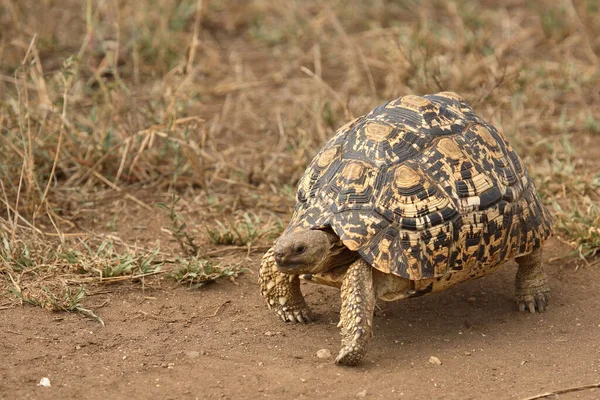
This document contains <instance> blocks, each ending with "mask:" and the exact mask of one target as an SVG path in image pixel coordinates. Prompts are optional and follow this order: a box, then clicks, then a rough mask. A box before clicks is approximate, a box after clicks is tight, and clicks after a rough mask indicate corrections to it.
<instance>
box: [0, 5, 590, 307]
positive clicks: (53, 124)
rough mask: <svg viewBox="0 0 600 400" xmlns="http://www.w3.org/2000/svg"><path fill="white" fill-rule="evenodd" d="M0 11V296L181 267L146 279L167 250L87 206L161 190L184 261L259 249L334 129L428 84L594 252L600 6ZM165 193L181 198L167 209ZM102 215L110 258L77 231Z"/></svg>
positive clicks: (96, 239) (562, 226)
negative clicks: (139, 243)
mask: <svg viewBox="0 0 600 400" xmlns="http://www.w3.org/2000/svg"><path fill="white" fill-rule="evenodd" d="M0 4H1V5H0V7H1V8H2V12H0V32H2V37H1V39H0V60H2V61H1V64H0V92H1V93H2V98H1V102H0V132H1V134H0V143H1V144H0V160H2V161H1V163H0V182H1V183H2V185H1V187H0V203H1V204H0V206H1V207H0V231H1V232H2V235H3V236H2V237H3V246H4V248H3V250H2V253H1V255H2V258H3V260H2V261H3V265H2V267H1V269H0V275H1V276H2V278H3V281H4V283H5V285H4V287H5V288H7V290H13V289H15V285H17V287H18V288H20V289H18V290H17V291H18V292H19V293H25V291H26V290H27V288H28V287H31V288H32V293H33V292H35V291H36V290H37V289H36V288H41V287H44V286H45V287H52V286H53V285H54V284H55V283H56V282H62V284H61V285H62V286H61V285H58V287H62V288H64V287H67V288H68V287H71V286H73V285H80V284H81V283H85V284H91V283H94V282H96V283H97V282H102V281H105V280H106V279H108V278H109V277H110V276H113V277H116V278H119V279H122V278H123V277H126V279H128V280H137V281H141V280H143V278H144V276H145V275H146V274H148V273H155V272H156V275H160V276H165V275H164V274H163V273H165V272H169V274H171V273H172V272H173V268H175V269H176V268H177V267H173V266H172V265H171V264H168V268H167V267H166V266H165V265H162V269H160V270H157V269H158V268H159V264H160V263H163V262H165V260H167V261H168V260H169V256H168V254H164V253H160V252H158V251H157V250H155V247H147V248H143V249H138V248H137V247H134V248H132V247H128V246H129V245H133V244H132V243H127V240H125V239H122V238H121V237H120V235H119V232H120V231H119V229H118V227H116V223H117V218H116V214H115V215H111V214H107V213H104V214H102V215H99V216H96V217H95V219H94V218H92V217H90V215H91V213H90V211H89V210H90V209H93V210H95V209H96V206H97V204H98V202H99V199H107V198H112V199H114V201H120V202H121V203H119V204H122V207H123V208H125V207H126V206H128V207H129V206H131V207H141V208H142V209H145V210H146V211H147V212H148V213H150V212H151V210H155V211H156V208H155V207H154V205H153V204H152V202H153V200H148V197H147V196H145V195H144V193H148V192H152V193H166V194H167V195H166V196H164V197H163V202H164V204H165V207H163V209H165V210H166V213H167V214H168V215H169V217H170V218H171V222H172V226H171V227H170V228H166V230H167V231H168V232H169V233H170V235H171V237H173V238H175V239H176V240H177V241H178V242H179V243H180V244H181V246H182V252H183V253H184V254H187V255H188V257H191V258H189V259H188V261H189V262H192V261H190V260H193V257H200V258H199V259H201V260H205V257H207V254H209V256H208V257H210V254H220V253H219V250H218V249H217V250H214V246H215V245H216V244H219V245H224V244H226V245H234V246H237V247H244V248H248V249H250V250H252V249H260V248H262V247H264V246H265V245H267V244H268V242H269V240H270V238H271V237H272V235H273V234H276V233H277V232H279V231H280V230H281V227H282V223H281V220H280V219H279V218H280V217H281V218H283V219H285V218H286V217H287V215H288V213H289V210H290V207H291V206H292V204H293V196H294V188H295V185H296V184H297V182H298V179H299V177H300V176H301V174H302V171H303V169H304V168H305V166H306V164H307V163H308V162H309V160H310V159H311V157H312V156H313V155H314V153H315V151H316V149H318V147H319V146H320V145H322V144H323V142H324V141H325V140H326V139H327V138H328V137H329V136H331V135H332V133H333V132H334V130H335V129H336V128H337V127H338V126H340V125H342V124H343V123H344V122H346V121H347V120H348V119H349V118H350V117H352V116H357V115H360V114H362V113H364V112H366V111H368V110H369V109H371V108H373V107H374V106H375V105H377V104H379V103H381V102H383V101H384V100H387V99H390V98H394V97H398V96H400V95H403V94H409V93H416V94H424V93H430V92H435V91H439V90H453V91H456V92H458V93H460V94H462V95H463V96H464V97H465V98H467V100H469V101H470V102H471V103H472V104H473V105H474V106H475V108H476V110H477V111H478V112H479V113H480V114H481V115H482V116H483V117H484V118H485V119H487V120H488V121H490V122H491V123H493V124H495V125H496V126H497V127H498V128H499V129H501V130H502V131H503V132H505V134H506V135H507V136H508V137H509V138H510V139H511V141H512V142H513V144H514V146H515V147H517V148H518V150H519V152H520V153H521V154H522V155H523V156H524V157H525V159H526V162H527V164H528V165H529V168H530V171H532V175H533V176H534V177H535V178H536V180H537V182H538V186H539V187H540V191H541V193H542V194H543V196H544V198H545V200H546V202H547V203H548V204H550V205H551V206H553V207H554V210H555V212H556V215H557V219H558V224H557V226H558V230H559V236H560V237H561V238H562V239H563V240H565V241H566V242H568V243H569V244H570V245H571V246H572V247H573V249H574V251H575V252H576V253H577V254H579V255H580V256H581V257H583V258H586V259H587V260H589V262H590V263H594V262H595V260H596V259H595V258H593V257H594V255H595V254H596V252H597V251H598V249H599V248H600V234H599V232H598V227H600V212H599V210H598V204H599V202H598V200H599V195H598V187H599V186H600V176H599V175H598V171H599V170H600V167H599V166H600V164H599V162H598V158H599V156H600V152H599V150H598V146H595V145H594V143H595V142H597V141H598V135H599V134H600V117H599V115H600V92H599V91H598V88H599V87H600V59H599V55H600V28H599V27H600V9H599V7H598V5H597V2H594V1H590V0H581V1H571V0H561V1H559V2H554V1H536V2H525V1H522V0H511V1H508V2H503V3H502V5H500V3H495V2H491V1H483V0H482V1H479V2H477V1H475V2H473V1H466V0H457V1H452V2H445V1H444V2H442V1H437V0H426V1H419V2H417V1H409V0H406V1H394V2H392V1H381V0H379V1H378V0H371V1H365V2H351V3H348V4H346V3H344V2H333V3H327V4H330V5H326V4H325V3H323V2H319V1H313V0H307V1H295V2H289V3H286V4H285V5H284V4H283V3H278V2H270V1H266V0H254V1H248V2H235V1H216V0H204V1H202V0H188V1H185V0H184V1H180V2H171V1H166V0H157V1H154V2H142V3H136V4H135V5H134V3H133V2H125V1H119V0H117V1H113V2H94V1H91V0H87V1H86V2H81V1H76V0H68V1H63V2H61V5H60V7H58V6H53V4H54V2H51V1H47V0H43V1H41V2H39V4H37V3H36V4H34V3H32V2H13V1H10V0H2V2H1V3H0ZM174 194H177V196H180V197H181V198H183V199H186V200H185V201H183V202H182V203H181V204H177V205H175V204H173V205H172V207H171V206H169V205H168V200H167V201H166V202H165V201H164V199H168V198H171V196H173V195H174ZM169 207H171V208H169ZM176 208H177V209H176ZM183 213H186V217H185V220H187V221H193V222H194V225H197V226H200V228H198V229H197V232H191V230H190V223H189V222H188V224H187V226H186V225H185V224H183V222H182V218H180V217H178V216H177V215H183ZM154 214H156V212H154ZM192 217H193V218H192ZM190 218H191V219H190ZM96 220H99V221H100V224H101V226H103V227H104V226H111V224H112V225H115V226H112V228H113V229H111V230H114V232H112V235H113V237H115V238H117V239H118V241H119V246H118V249H115V248H114V247H110V249H109V248H108V247H106V246H108V245H107V244H105V243H106V242H105V240H106V237H104V236H102V235H100V236H98V235H90V234H89V233H90V232H95V233H97V232H96V231H97V230H98V229H97V226H96V225H94V223H95V222H94V221H96ZM110 221H113V223H111V222H110ZM95 226H96V228H95ZM81 227H84V228H85V232H87V234H86V235H85V236H84V237H83V238H82V236H81V235H78V234H77V233H78V232H81ZM155 233H156V232H155ZM151 234H152V233H151ZM90 238H91V239H90ZM102 246H104V247H102ZM211 246H212V247H211ZM261 246H262V247H261ZM132 249H133V250H132ZM228 249H232V248H230V247H227V248H224V250H225V251H228ZM66 254H69V255H70V256H65V255H66ZM61 257H62V258H61ZM64 257H67V258H64ZM69 257H74V258H69ZM74 259H75V260H78V261H76V262H73V260H74ZM150 259H151V260H152V261H148V260H150ZM81 260H85V261H81ZM103 262H105V263H106V265H105V266H104V267H103V266H102V263H103ZM74 263H75V264H77V265H87V266H88V270H87V271H86V272H85V274H84V276H78V275H77V274H79V272H78V271H69V268H73V264H74ZM178 265H179V266H180V267H182V268H186V266H185V265H183V266H182V265H181V263H179V264H178ZM194 268H196V267H193V268H192V267H190V271H191V270H193V269H194ZM84 269H85V268H84ZM196 269H197V270H198V271H199V269H198V268H196ZM148 271H150V272H148ZM198 271H196V273H197V272H198ZM192 272H193V271H192ZM69 274H70V275H69ZM166 275H168V274H166ZM184 275H185V274H184ZM74 277H77V279H75V278H74ZM84 278H85V279H84ZM60 290H63V292H60V291H59V292H60V293H68V295H66V297H65V296H62V294H55V295H54V297H55V299H59V298H78V296H79V294H77V295H76V296H73V295H72V294H73V291H72V290H71V291H64V289H60ZM69 290H70V289H69ZM12 293H15V292H14V290H13V292H12ZM36 293H38V297H39V298H43V296H42V295H41V294H39V293H41V292H39V290H38V291H37V292H36ZM57 293H58V292H57ZM77 293H79V292H77ZM61 296H62V297H61ZM8 297H9V301H10V302H13V301H15V299H16V300H19V299H21V300H24V299H26V298H27V297H26V296H25V295H22V296H21V297H17V298H15V297H14V296H13V295H10V294H9V295H8ZM79 300H80V298H79ZM79 300H77V301H76V302H75V303H76V304H79ZM32 301H35V300H32ZM40 301H41V303H43V301H42V300H40ZM30 302H31V301H30ZM50 303H52V301H51V302H50ZM56 303H57V304H58V302H56ZM44 304H45V303H44ZM57 307H58V306H57ZM57 307H54V308H56V309H61V307H58V308H57ZM63 308H69V307H63ZM71 308H73V307H71ZM73 309H76V308H73Z"/></svg>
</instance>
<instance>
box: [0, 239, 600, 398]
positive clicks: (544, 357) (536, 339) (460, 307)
mask: <svg viewBox="0 0 600 400" xmlns="http://www.w3.org/2000/svg"><path fill="white" fill-rule="evenodd" d="M137 239H138V240H141V239H143V238H137ZM565 251H567V248H566V247H565V246H564V245H562V244H561V243H560V242H559V241H557V240H554V239H553V240H552V241H551V242H549V244H548V245H547V251H546V255H545V257H546V258H547V259H548V258H553V257H556V256H560V255H562V254H564V252H565ZM238 259H239V260H243V257H242V256H240V257H238ZM259 260H260V254H252V255H251V256H250V258H247V259H246V260H245V265H246V266H247V267H248V268H249V269H250V270H251V272H249V273H246V274H245V275H242V276H241V277H240V278H238V279H237V280H236V282H235V284H233V283H230V282H219V283H215V284H212V285H209V286H206V287H203V288H202V289H200V290H187V289H185V288H182V287H174V285H173V284H172V283H171V282H169V281H163V282H162V283H161V285H159V286H157V287H154V288H151V289H146V290H142V289H141V288H140V287H139V286H136V287H133V286H131V287H128V286H122V285H120V286H107V287H99V288H96V290H94V291H92V293H91V294H93V295H92V296H90V297H87V298H86V301H85V304H84V305H85V306H86V307H89V308H93V309H95V310H96V312H97V313H98V314H99V315H100V316H101V317H102V319H103V320H104V321H105V323H106V326H105V327H102V326H101V325H100V324H99V323H98V322H96V321H93V320H91V319H86V318H85V317H82V316H81V315H77V314H67V313H61V314H57V313H48V312H47V311H44V310H42V309H39V308H34V307H30V306H25V307H17V308H9V309H5V310H2V311H0V335H1V337H2V339H1V340H0V358H1V359H2V360H3V362H2V364H3V367H2V380H1V381H0V397H1V398H3V399H16V398H19V399H57V398H65V399H66V398H88V399H106V398H161V399H186V398H190V399H191V398H230V399H246V398H262V397H266V398H299V397H306V398H340V399H342V398H354V397H355V396H356V397H362V396H363V395H365V394H366V397H367V398H406V399H415V398H436V399H497V398H511V399H512V398H516V399H520V398H526V397H527V396H532V395H536V394H540V393H545V392H549V391H555V390H559V389H565V388H570V387H578V386H583V385H589V384H593V383H598V382H599V381H600V373H599V370H600V342H599V341H598V337H599V335H600V315H599V314H598V309H599V308H600V297H599V296H598V295H597V293H598V291H599V290H600V282H599V281H598V279H597V273H596V272H595V271H593V270H592V269H589V268H587V267H582V268H579V269H576V263H575V262H574V261H573V260H571V261H567V262H565V261H551V262H548V263H547V271H548V274H549V280H550V284H551V286H552V290H553V291H552V304H551V308H550V309H549V310H548V311H547V312H546V313H544V314H528V313H519V312H517V310H516V306H515V303H514V301H513V294H512V292H513V283H512V281H513V276H514V273H515V264H514V262H511V263H509V264H508V265H506V267H505V268H503V269H501V270H500V271H499V272H497V273H495V274H492V275H490V276H487V277H484V278H482V279H479V280H476V281H471V282H467V283H465V284H462V285H459V286H458V287H455V288H453V289H451V290H449V291H446V292H444V293H440V294H436V295H432V296H428V297H423V298H419V299H413V300H407V301H403V302H397V303H385V304H380V306H381V309H380V310H378V312H377V315H376V318H375V336H374V338H373V340H372V344H371V347H370V351H369V354H368V357H367V358H366V362H365V363H364V364H363V365H362V366H360V367H357V368H345V367H339V366H336V365H334V364H333V362H332V358H333V357H334V356H335V354H336V353H337V351H338V349H339V335H338V328H337V327H336V324H337V321H338V311H339V307H340V301H339V296H338V294H337V291H336V290H334V289H332V288H327V287H321V286H315V285H312V284H310V283H305V284H304V286H303V290H304V292H305V293H306V298H307V301H308V303H309V304H310V305H312V309H313V311H314V313H315V314H316V316H317V318H316V321H315V322H313V323H311V324H308V325H295V324H289V323H288V324H286V323H283V322H281V321H280V320H279V319H278V318H277V317H276V316H275V315H274V314H273V313H272V312H270V311H269V310H267V309H266V307H265V306H264V304H263V300H262V298H261V296H260V294H259V289H258V284H257V279H256V278H257V276H256V273H257V270H258V263H259ZM320 349H329V350H330V351H331V353H332V354H333V356H332V358H330V359H325V360H324V359H320V358H318V357H317V356H316V353H317V351H318V350H320ZM431 356H434V357H437V358H439V360H441V362H442V364H441V365H435V364H432V363H430V362H429V358H430V357H431ZM42 377H48V378H49V379H50V381H51V384H52V386H51V387H50V388H43V387H39V386H37V383H38V382H39V381H40V379H41V378H42ZM599 396H600V389H595V390H594V389H586V390H581V391H577V392H572V393H569V394H564V395H560V397H555V398H560V399H575V398H581V399H595V398H598V397H599Z"/></svg>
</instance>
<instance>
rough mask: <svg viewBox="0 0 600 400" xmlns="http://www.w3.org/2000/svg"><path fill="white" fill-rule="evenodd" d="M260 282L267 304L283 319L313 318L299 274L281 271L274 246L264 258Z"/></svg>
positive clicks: (290, 320) (295, 320)
mask: <svg viewBox="0 0 600 400" xmlns="http://www.w3.org/2000/svg"><path fill="white" fill-rule="evenodd" d="M258 283H259V284H260V290H261V294H262V295H263V297H264V298H265V300H266V301H267V306H269V308H270V309H273V310H275V311H276V312H277V315H279V317H280V318H281V319H282V320H284V321H286V322H288V321H289V322H302V323H307V322H310V321H311V320H312V318H311V315H310V309H309V308H308V306H307V305H306V302H305V301H304V296H302V292H301V291H300V279H299V278H298V275H288V274H283V273H281V272H279V270H278V269H277V264H276V263H275V258H274V257H273V248H270V249H269V250H268V251H267V252H266V253H265V255H264V256H263V258H262V261H261V264H260V269H259V272H258Z"/></svg>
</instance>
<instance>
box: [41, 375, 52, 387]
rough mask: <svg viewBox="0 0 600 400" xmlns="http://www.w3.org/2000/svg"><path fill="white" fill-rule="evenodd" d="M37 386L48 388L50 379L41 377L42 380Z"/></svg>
mask: <svg viewBox="0 0 600 400" xmlns="http://www.w3.org/2000/svg"><path fill="white" fill-rule="evenodd" d="M38 386H41V387H50V386H52V385H50V379H48V378H46V377H43V378H42V379H40V383H38Z"/></svg>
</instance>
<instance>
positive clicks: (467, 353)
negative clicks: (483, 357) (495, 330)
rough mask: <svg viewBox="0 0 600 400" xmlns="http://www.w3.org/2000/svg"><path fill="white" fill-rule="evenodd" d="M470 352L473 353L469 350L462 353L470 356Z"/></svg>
mask: <svg viewBox="0 0 600 400" xmlns="http://www.w3.org/2000/svg"><path fill="white" fill-rule="evenodd" d="M471 354H473V353H471V352H470V351H465V352H464V355H465V356H470V355H471Z"/></svg>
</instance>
